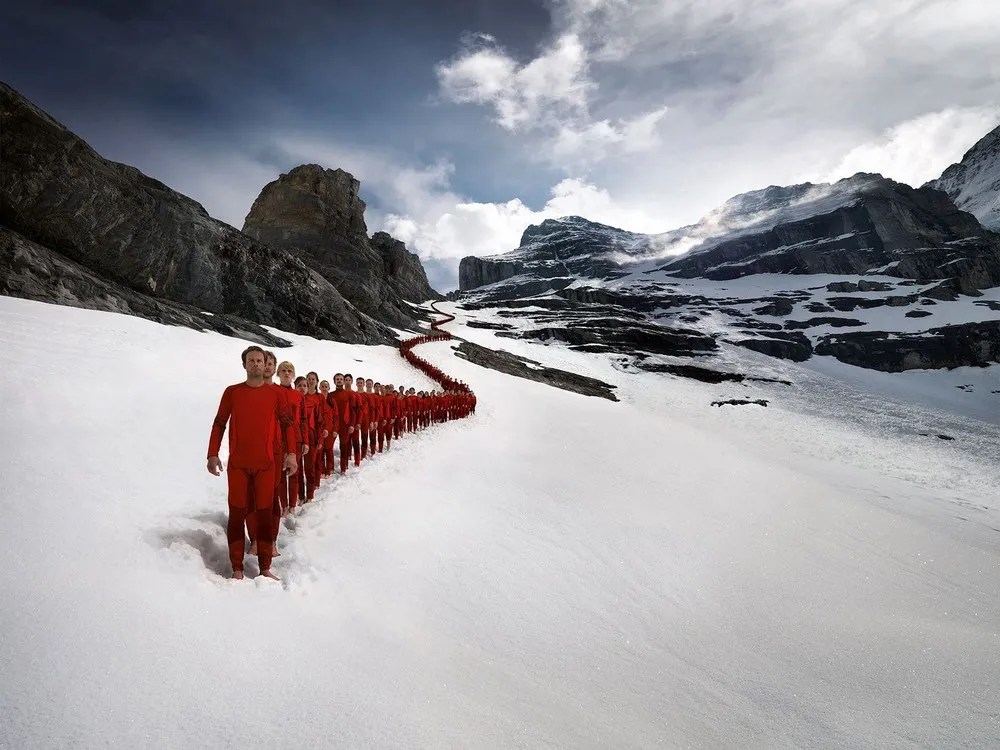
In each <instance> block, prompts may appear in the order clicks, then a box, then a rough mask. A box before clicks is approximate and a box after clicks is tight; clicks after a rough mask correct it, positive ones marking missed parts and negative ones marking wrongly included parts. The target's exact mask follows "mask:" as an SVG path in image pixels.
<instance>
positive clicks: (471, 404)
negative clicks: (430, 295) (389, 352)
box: [399, 302, 476, 416]
mask: <svg viewBox="0 0 1000 750" xmlns="http://www.w3.org/2000/svg"><path fill="white" fill-rule="evenodd" d="M431 309H432V310H433V311H434V312H436V313H437V314H438V315H442V316H444V317H442V318H441V319H439V320H435V321H433V322H432V323H431V330H432V331H434V333H430V334H427V335H426V336H414V337H413V338H409V339H406V340H405V341H402V342H400V344H399V354H400V356H402V357H404V358H405V359H406V361H407V362H409V363H410V364H411V365H413V366H414V367H416V368H417V369H418V370H420V371H421V372H423V373H424V374H426V375H427V376H428V377H430V378H432V379H433V380H436V381H437V382H438V383H440V384H441V386H442V387H443V388H444V389H445V396H446V398H447V397H448V396H450V397H451V399H452V402H454V403H455V404H456V405H457V406H458V411H459V412H464V413H462V416H467V415H468V414H470V413H471V414H474V413H475V411H476V395H475V394H474V393H473V392H472V389H471V388H469V386H467V385H466V384H465V383H463V382H462V381H460V380H455V379H454V378H451V377H449V376H448V375H446V374H445V373H444V372H442V371H441V370H440V369H438V368H437V367H435V366H434V365H432V364H431V363H430V362H428V361H427V360H425V359H423V358H422V357H418V356H417V355H416V354H414V353H413V351H412V350H413V347H415V346H418V345H419V344H426V343H429V342H431V341H449V340H451V338H452V336H451V334H450V333H448V332H447V331H442V330H441V326H443V325H444V324H445V323H450V322H451V321H453V320H454V319H455V316H454V315H449V314H448V313H445V312H441V310H438V309H437V302H432V303H431Z"/></svg>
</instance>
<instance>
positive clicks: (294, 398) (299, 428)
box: [278, 362, 309, 516]
mask: <svg viewBox="0 0 1000 750" xmlns="http://www.w3.org/2000/svg"><path fill="white" fill-rule="evenodd" d="M302 381H303V385H304V384H305V378H303V379H302ZM278 382H279V384H280V386H281V388H283V389H284V390H285V395H286V396H287V397H288V403H289V405H290V406H291V410H292V420H293V421H294V423H295V432H296V437H297V438H298V439H299V451H298V458H299V461H301V459H302V457H303V456H305V455H306V453H308V452H309V446H308V445H307V444H306V443H305V441H304V436H305V434H306V431H305V428H304V426H303V422H302V416H303V415H302V392H301V391H300V390H299V389H298V388H296V387H295V386H294V382H295V366H294V365H293V364H292V363H291V362H282V363H281V364H280V365H278ZM301 477H302V469H301V468H300V469H299V471H295V472H293V473H291V474H289V473H288V472H282V473H281V481H280V482H279V483H278V502H279V504H280V505H281V515H282V516H287V515H288V514H289V513H291V512H292V511H293V510H294V509H295V506H296V505H297V504H298V501H299V480H300V479H301Z"/></svg>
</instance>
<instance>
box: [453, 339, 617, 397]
mask: <svg viewBox="0 0 1000 750" xmlns="http://www.w3.org/2000/svg"><path fill="white" fill-rule="evenodd" d="M457 356H459V357H461V358H462V359H465V360H468V361H469V362H472V363H473V364H476V365H479V366H480V367H488V368H490V369H491V370H496V371H497V372H502V373H505V374H507V375H513V376H515V377H518V378H524V379H526V380H533V381H535V382H536V383H545V384H546V385H551V386H553V387H554V388H561V389H562V390H564V391H572V392H573V393H579V394H581V395H584V396H596V397H598V398H606V399H608V400H609V401H617V400H618V397H617V396H616V395H615V394H614V390H613V389H614V388H616V386H614V385H610V384H609V383H605V382H604V381H602V380H597V379H596V378H591V377H587V376H586V375H578V374H576V373H574V372H567V371H566V370H558V369H556V368H554V367H545V366H544V365H541V364H539V363H538V362H535V361H534V360H532V359H527V358H526V357H520V356H518V355H516V354H511V353H510V352H504V351H499V350H496V349H487V348H486V347H485V346H480V345H479V344H473V343H471V342H468V341H463V342H462V343H461V344H459V346H458V352H457Z"/></svg>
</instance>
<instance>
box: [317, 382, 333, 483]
mask: <svg viewBox="0 0 1000 750" xmlns="http://www.w3.org/2000/svg"><path fill="white" fill-rule="evenodd" d="M319 395H320V396H321V397H322V398H323V403H324V404H325V405H326V409H327V410H326V411H324V416H325V417H326V419H325V421H324V423H323V424H324V426H325V427H326V432H327V435H326V438H324V440H323V455H321V456H319V457H318V458H317V459H316V460H317V461H318V462H319V476H320V479H328V478H329V477H330V476H331V475H332V474H333V442H334V440H336V439H337V434H336V432H334V431H333V430H331V429H330V423H331V421H332V419H331V416H332V415H331V414H330V412H329V409H330V381H329V380H321V381H319Z"/></svg>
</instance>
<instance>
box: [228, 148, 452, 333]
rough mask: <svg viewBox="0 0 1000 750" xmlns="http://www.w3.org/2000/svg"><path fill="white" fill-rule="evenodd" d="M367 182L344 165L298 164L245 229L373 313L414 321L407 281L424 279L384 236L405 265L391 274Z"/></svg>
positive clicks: (264, 196)
mask: <svg viewBox="0 0 1000 750" xmlns="http://www.w3.org/2000/svg"><path fill="white" fill-rule="evenodd" d="M360 188H361V183H360V182H358V180H356V179H355V178H354V177H353V176H352V175H350V174H349V173H347V172H345V171H344V170H342V169H324V168H323V167H321V166H319V165H318V164H304V165H302V166H299V167H296V168H295V169H293V170H291V171H290V172H288V173H287V174H283V175H281V176H280V177H278V179H277V180H274V181H273V182H270V183H268V184H267V185H265V186H264V189H263V190H261V192H260V195H258V196H257V200H255V201H254V203H253V206H252V207H251V208H250V213H249V214H248V215H247V217H246V221H245V222H244V224H243V232H244V234H247V235H248V236H250V237H253V238H254V239H256V240H259V241H260V242H262V243H264V244H266V245H268V246H269V247H273V248H278V249H281V250H284V251H286V252H288V253H290V254H292V255H294V256H295V257H296V258H298V259H300V260H301V261H302V262H303V263H305V264H306V265H307V266H309V267H310V268H311V269H313V270H315V271H316V272H317V273H318V274H319V275H320V276H322V277H323V278H324V279H326V280H327V281H328V282H329V283H330V284H332V285H333V286H335V287H336V288H337V290H338V291H339V292H340V293H341V294H342V295H343V296H344V297H345V298H346V299H347V300H349V301H350V302H351V304H353V305H354V306H355V307H357V308H358V309H359V310H361V311H362V312H364V313H366V314H367V315H369V316H371V317H373V318H376V319H378V320H381V321H384V322H386V323H389V324H390V325H394V326H398V327H408V326H411V325H413V322H414V317H413V311H412V309H411V308H410V306H409V305H407V304H406V298H405V297H404V296H403V295H402V294H401V292H400V287H405V288H406V289H407V291H408V292H409V293H411V294H412V293H417V292H419V291H420V290H419V289H418V286H419V279H416V280H415V279H414V276H415V275H416V274H415V271H414V269H413V268H412V267H411V266H412V261H411V260H410V259H408V258H407V259H405V260H404V259H403V256H401V255H400V254H399V253H398V252H397V251H396V249H395V248H394V247H391V246H390V245H389V243H387V241H386V240H385V239H384V238H380V239H379V240H378V245H379V247H380V248H385V249H386V252H388V253H390V254H391V257H390V258H389V264H388V265H389V266H390V267H395V268H397V269H402V271H403V273H404V275H405V277H406V278H402V279H400V278H395V279H391V278H390V277H391V276H392V274H390V273H388V271H387V262H386V257H385V256H384V254H383V252H382V251H381V250H380V249H376V248H375V247H373V246H372V244H371V242H370V241H369V239H368V229H367V226H366V225H365V219H364V213H365V203H364V201H363V200H361V197H360V195H359V190H360ZM386 237H388V235H386ZM389 239H391V238H389ZM404 252H405V250H404ZM393 261H395V262H396V265H395V266H393ZM421 272H422V269H421ZM393 281H395V282H396V283H393ZM415 281H416V283H414V282H415ZM426 281H427V278H426V276H424V277H423V283H424V285H425V286H426V288H427V291H429V292H430V293H431V295H430V296H431V297H433V298H435V299H437V298H440V295H437V294H435V293H434V292H433V290H431V289H430V286H429V285H427V284H426ZM424 299H427V298H426V297H425V298H424ZM414 301H423V300H414Z"/></svg>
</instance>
